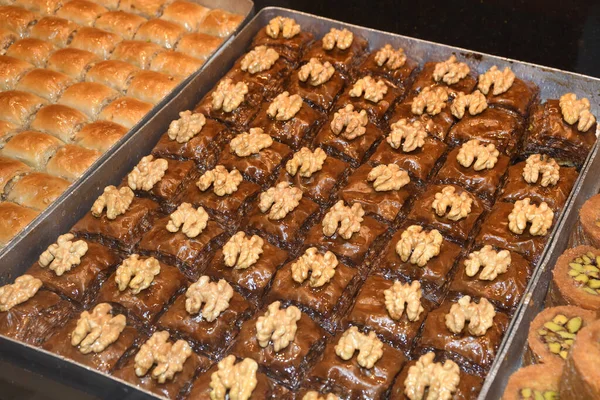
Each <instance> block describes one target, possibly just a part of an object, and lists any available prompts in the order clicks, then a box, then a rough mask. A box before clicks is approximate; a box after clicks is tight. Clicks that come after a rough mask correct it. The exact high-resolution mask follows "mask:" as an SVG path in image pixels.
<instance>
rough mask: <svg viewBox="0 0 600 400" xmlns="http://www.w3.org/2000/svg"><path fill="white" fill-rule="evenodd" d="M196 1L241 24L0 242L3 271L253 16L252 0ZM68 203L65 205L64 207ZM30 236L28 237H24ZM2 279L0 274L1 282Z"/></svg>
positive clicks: (0, 269) (0, 262) (0, 261)
mask: <svg viewBox="0 0 600 400" xmlns="http://www.w3.org/2000/svg"><path fill="white" fill-rule="evenodd" d="M191 1H193V2H195V3H198V4H200V5H203V6H205V7H208V8H220V9H222V10H225V11H229V12H232V13H235V14H239V15H243V16H244V19H243V20H242V22H241V23H240V25H239V26H238V27H237V28H236V29H235V31H234V32H232V33H231V34H230V35H229V36H228V37H226V38H223V43H221V46H219V48H217V49H216V50H215V52H214V53H213V54H211V56H210V57H209V58H208V60H207V63H205V64H204V65H203V66H202V67H200V69H198V71H196V72H194V73H193V74H192V75H190V76H189V77H187V78H186V79H184V80H183V81H181V83H179V85H177V87H176V88H175V89H173V91H172V92H171V93H169V94H168V95H167V96H166V97H165V98H164V99H162V100H161V101H160V102H159V103H158V104H157V105H155V106H154V107H153V108H152V110H150V112H149V113H148V114H146V115H145V116H144V118H142V119H141V120H140V121H139V122H138V123H137V124H135V126H133V127H132V128H131V129H130V130H129V132H127V134H126V135H125V136H124V137H122V138H121V139H120V140H119V141H117V143H115V144H114V146H112V147H111V148H110V149H109V150H107V151H106V153H104V154H103V155H102V156H101V157H100V158H98V159H97V160H96V161H95V162H94V163H93V164H92V165H91V166H90V168H88V170H87V171H86V172H85V173H84V174H83V175H82V176H81V177H80V178H79V179H77V180H76V181H75V182H74V183H73V184H71V186H69V187H68V188H67V190H66V191H65V192H64V193H63V194H62V195H61V196H59V197H58V198H57V199H56V201H54V203H52V204H51V205H50V206H49V207H48V208H46V209H45V210H43V211H42V212H41V213H40V214H39V215H38V216H37V217H36V218H35V219H34V220H33V221H31V223H29V224H28V225H27V226H26V227H25V228H24V229H23V230H22V231H21V232H19V233H18V234H17V235H16V236H15V237H14V238H12V239H11V240H10V241H9V242H8V243H7V244H6V246H4V247H2V246H0V271H3V268H2V266H3V265H5V264H4V262H5V257H9V258H6V262H8V261H9V260H10V261H12V260H13V258H12V257H10V256H9V254H10V253H14V254H24V253H25V252H24V251H23V250H24V249H28V248H30V244H31V242H32V241H33V240H32V239H34V238H35V239H37V238H39V237H40V232H43V231H45V230H46V229H47V228H42V227H43V226H45V224H44V221H46V220H53V221H56V220H58V219H59V218H62V216H64V215H65V213H66V210H68V209H69V208H68V205H69V204H73V200H74V199H78V198H79V197H80V193H81V191H80V189H79V188H80V186H81V183H82V182H83V181H86V180H88V179H90V178H91V177H92V176H94V171H95V170H96V169H97V168H99V167H100V166H101V165H103V164H104V163H105V161H107V160H108V158H109V157H110V154H111V153H113V152H116V151H117V150H118V149H119V148H120V147H121V146H122V145H124V144H125V142H126V141H127V140H128V138H129V137H131V136H133V135H136V134H137V133H138V132H139V131H141V130H142V129H141V128H142V127H143V126H145V125H146V124H147V123H148V122H150V121H151V120H153V119H154V116H156V115H160V114H161V112H162V109H163V108H164V107H165V106H166V105H167V103H169V101H170V100H171V99H172V98H173V97H175V96H177V95H178V93H179V92H180V91H182V90H183V88H185V87H186V86H188V85H189V84H190V82H191V81H192V79H193V78H194V77H195V76H197V75H198V74H200V73H202V71H204V69H205V68H206V66H207V64H208V61H209V60H210V59H211V58H214V57H216V56H217V55H218V54H219V52H220V51H221V50H222V49H223V48H225V47H226V46H227V45H228V43H229V42H231V40H232V39H233V38H234V37H235V35H236V34H237V33H239V31H241V30H242V28H243V27H244V26H245V25H246V24H247V23H248V21H250V19H251V18H252V17H253V16H254V2H253V1H252V0H191ZM65 205H67V208H65ZM27 238H30V239H27ZM1 282H2V278H1V277H0V283H1Z"/></svg>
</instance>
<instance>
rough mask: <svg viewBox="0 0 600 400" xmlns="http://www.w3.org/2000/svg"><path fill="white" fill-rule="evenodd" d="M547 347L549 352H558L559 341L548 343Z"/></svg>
mask: <svg viewBox="0 0 600 400" xmlns="http://www.w3.org/2000/svg"><path fill="white" fill-rule="evenodd" d="M548 349H549V350H550V352H551V353H554V354H558V353H560V343H548Z"/></svg>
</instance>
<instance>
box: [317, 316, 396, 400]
mask: <svg viewBox="0 0 600 400" xmlns="http://www.w3.org/2000/svg"><path fill="white" fill-rule="evenodd" d="M367 332H368V333H366V332H365V333H363V332H361V331H360V330H359V329H358V328H357V327H356V326H353V327H351V328H348V329H347V330H346V331H345V332H343V333H340V334H338V335H336V336H335V337H334V338H333V339H332V340H331V341H330V342H329V343H328V344H327V346H326V347H325V351H324V352H323V356H322V358H321V359H320V361H319V362H318V363H317V364H316V365H315V366H314V368H313V369H312V370H311V371H310V372H309V374H308V375H309V378H308V380H309V381H310V382H312V383H313V384H314V385H315V386H318V387H319V388H322V389H324V388H327V389H329V390H331V391H333V392H334V393H338V394H340V395H341V396H342V398H352V399H385V398H387V394H388V390H389V388H390V387H391V386H392V383H393V382H394V377H395V376H396V374H397V373H398V372H400V370H401V369H402V365H404V363H405V362H406V357H405V356H404V354H403V353H402V352H401V351H400V350H397V349H395V348H393V347H391V346H389V345H388V344H385V343H383V342H382V341H381V340H380V339H379V338H378V337H377V335H375V332H373V331H367Z"/></svg>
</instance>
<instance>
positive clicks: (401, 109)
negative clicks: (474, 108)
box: [389, 95, 456, 140]
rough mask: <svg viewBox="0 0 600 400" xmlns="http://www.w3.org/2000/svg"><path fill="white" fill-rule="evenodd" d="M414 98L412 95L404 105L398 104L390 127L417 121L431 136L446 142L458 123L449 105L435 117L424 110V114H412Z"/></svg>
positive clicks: (392, 115)
mask: <svg viewBox="0 0 600 400" xmlns="http://www.w3.org/2000/svg"><path fill="white" fill-rule="evenodd" d="M414 98H415V95H411V96H409V97H407V98H406V99H405V100H404V101H403V102H402V103H398V104H397V105H396V107H395V109H394V111H393V112H392V113H391V114H390V117H389V121H390V126H391V125H392V124H394V123H396V122H398V121H400V120H406V121H407V122H408V123H411V124H412V123H414V122H415V121H419V122H420V123H421V124H422V125H423V127H424V128H425V131H427V133H428V134H429V135H430V136H433V137H434V138H438V139H440V140H444V139H445V138H446V135H447V134H448V131H449V130H450V127H451V126H452V125H453V124H454V122H455V121H456V119H455V118H454V117H453V116H452V113H451V112H450V107H449V105H448V104H446V106H445V107H443V108H442V110H441V111H440V112H439V113H437V114H435V115H430V114H429V113H428V112H427V110H423V113H422V114H421V115H418V114H414V113H413V112H412V102H413V100H414Z"/></svg>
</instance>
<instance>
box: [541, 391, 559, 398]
mask: <svg viewBox="0 0 600 400" xmlns="http://www.w3.org/2000/svg"><path fill="white" fill-rule="evenodd" d="M544 400H558V393H557V392H555V391H553V390H547V391H545V392H544Z"/></svg>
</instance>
